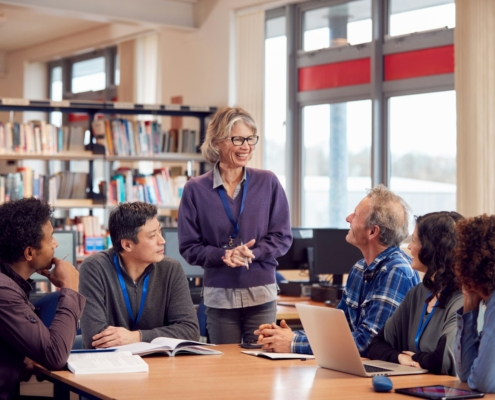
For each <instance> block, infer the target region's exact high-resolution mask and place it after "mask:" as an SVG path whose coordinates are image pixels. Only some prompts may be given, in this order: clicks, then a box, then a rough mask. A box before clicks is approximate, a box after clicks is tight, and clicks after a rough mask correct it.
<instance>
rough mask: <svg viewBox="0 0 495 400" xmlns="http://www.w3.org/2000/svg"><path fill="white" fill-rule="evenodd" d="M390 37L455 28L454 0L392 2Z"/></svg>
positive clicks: (397, 0) (394, 0) (404, 0)
mask: <svg viewBox="0 0 495 400" xmlns="http://www.w3.org/2000/svg"><path fill="white" fill-rule="evenodd" d="M389 7H390V17H389V18H390V19H389V35H390V36H397V35H405V34H408V33H413V32H421V31H427V30H430V29H438V28H443V27H448V28H454V27H455V3H454V0H421V1H418V0H390V3H389Z"/></svg>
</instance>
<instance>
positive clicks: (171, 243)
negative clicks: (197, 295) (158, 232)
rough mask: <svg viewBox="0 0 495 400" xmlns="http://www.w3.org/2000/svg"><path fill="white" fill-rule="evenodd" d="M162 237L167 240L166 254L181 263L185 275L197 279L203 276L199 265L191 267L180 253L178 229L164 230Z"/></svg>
mask: <svg viewBox="0 0 495 400" xmlns="http://www.w3.org/2000/svg"><path fill="white" fill-rule="evenodd" d="M162 235H163V238H164V239H165V254H166V255H167V256H168V257H171V258H173V259H175V260H177V261H179V263H180V265H181V266H182V269H183V270H184V273H185V274H186V276H187V277H188V278H196V277H202V276H203V268H201V267H199V266H197V265H190V264H189V263H188V262H187V261H186V260H184V258H183V257H182V256H181V255H180V252H179V236H178V234H177V228H162Z"/></svg>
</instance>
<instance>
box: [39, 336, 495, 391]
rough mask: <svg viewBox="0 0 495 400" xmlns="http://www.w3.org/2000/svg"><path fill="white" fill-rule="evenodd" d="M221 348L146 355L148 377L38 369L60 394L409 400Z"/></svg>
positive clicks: (443, 380) (415, 381)
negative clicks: (72, 391) (202, 352)
mask: <svg viewBox="0 0 495 400" xmlns="http://www.w3.org/2000/svg"><path fill="white" fill-rule="evenodd" d="M217 349H218V350H221V351H222V352H224V354H223V355H219V356H178V357H171V358H169V357H164V356H157V357H144V360H145V361H146V362H147V363H148V365H149V367H150V371H149V373H135V374H105V375H86V376H85V375H74V374H72V373H71V372H69V371H58V372H50V371H47V370H46V369H43V368H41V367H38V371H39V372H42V373H44V374H45V375H47V376H48V377H49V379H50V380H52V381H55V382H56V383H58V385H57V386H58V389H57V390H58V393H59V396H61V393H62V392H63V391H64V390H63V389H64V388H63V386H65V389H66V388H68V387H71V388H76V389H79V390H81V391H82V392H84V393H85V394H89V395H91V396H96V397H98V398H102V399H147V400H148V399H149V400H152V399H163V398H167V399H181V400H187V399H194V400H197V399H202V400H203V399H205V400H206V399H214V400H219V399H236V400H237V399H250V400H251V399H328V398H332V399H346V400H353V399H355V400H361V399H371V400H373V399H387V400H395V399H397V400H407V399H408V398H409V397H404V396H403V395H400V394H395V393H387V394H380V393H375V392H374V391H373V390H372V387H371V379H369V378H361V377H357V376H354V375H349V374H344V373H340V372H336V371H332V370H328V369H324V368H319V367H317V365H316V362H315V361H314V360H308V361H300V360H279V361H271V360H267V359H263V358H259V357H252V356H247V355H244V354H241V353H240V350H241V349H240V348H239V347H238V346H237V345H221V346H218V347H217ZM391 379H392V381H393V383H394V387H396V388H399V387H410V386H419V385H433V384H443V385H447V386H455V387H463V388H467V385H466V384H462V383H460V382H459V381H458V380H457V379H456V378H453V377H451V376H437V375H429V374H428V375H414V376H413V375H409V376H396V377H392V378H391ZM79 393H80V392H79ZM84 393H83V394H84ZM80 394H81V393H80ZM57 398H62V397H57ZM486 398H492V399H495V395H490V396H486Z"/></svg>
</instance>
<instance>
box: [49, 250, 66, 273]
mask: <svg viewBox="0 0 495 400" xmlns="http://www.w3.org/2000/svg"><path fill="white" fill-rule="evenodd" d="M68 255H69V253H67V254H66V255H65V256H64V257H63V258H62V261H63V260H65V259H66V258H67V256H68ZM54 268H55V265H54V266H53V267H51V268H50V269H49V270H48V272H50V273H51V272H52V271H53V270H54Z"/></svg>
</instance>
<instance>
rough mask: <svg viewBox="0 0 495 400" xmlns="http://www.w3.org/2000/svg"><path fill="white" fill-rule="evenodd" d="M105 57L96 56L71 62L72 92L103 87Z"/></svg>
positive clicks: (94, 90)
mask: <svg viewBox="0 0 495 400" xmlns="http://www.w3.org/2000/svg"><path fill="white" fill-rule="evenodd" d="M105 86H106V74H105V58H104V57H96V58H91V59H89V60H84V61H79V62H75V63H74V64H72V84H71V87H72V93H82V92H96V91H98V90H103V89H105Z"/></svg>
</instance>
